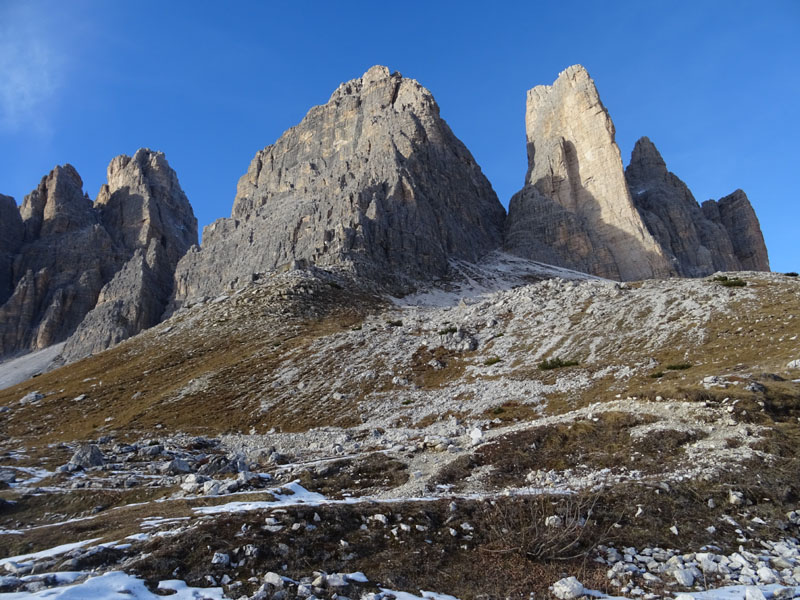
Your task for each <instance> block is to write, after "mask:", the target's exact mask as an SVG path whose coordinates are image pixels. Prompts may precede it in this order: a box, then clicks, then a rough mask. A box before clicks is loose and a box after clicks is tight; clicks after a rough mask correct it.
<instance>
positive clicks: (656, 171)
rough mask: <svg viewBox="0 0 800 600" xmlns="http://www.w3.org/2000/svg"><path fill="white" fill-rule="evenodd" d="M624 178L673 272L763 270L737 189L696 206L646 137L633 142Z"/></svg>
mask: <svg viewBox="0 0 800 600" xmlns="http://www.w3.org/2000/svg"><path fill="white" fill-rule="evenodd" d="M625 178H626V180H627V182H628V186H629V188H630V191H631V196H632V197H633V201H634V203H635V205H636V208H637V210H638V211H639V214H641V216H642V219H643V220H644V222H645V225H646V226H647V229H648V231H649V232H650V233H651V234H652V235H653V237H654V238H655V239H656V240H657V241H658V243H659V244H660V245H661V247H662V248H663V249H664V252H665V254H666V255H667V256H668V257H669V258H670V260H671V261H672V264H673V266H674V268H675V270H676V271H677V272H678V274H679V275H681V276H683V277H703V276H705V275H710V274H711V273H714V272H716V271H739V270H759V271H762V270H763V271H768V270H769V262H768V260H767V251H766V247H765V245H764V238H763V236H762V235H761V229H760V228H759V225H758V219H756V216H755V212H754V211H753V209H752V207H751V206H750V202H749V201H748V200H747V196H745V195H744V192H741V190H738V191H737V192H735V193H734V194H732V195H731V196H728V197H727V198H725V199H723V200H722V201H720V203H716V202H714V201H713V200H709V201H708V202H706V203H705V205H704V207H703V208H701V207H700V205H699V204H698V203H697V201H696V200H695V198H694V196H693V195H692V193H691V191H690V190H689V188H688V187H687V186H686V184H685V183H684V182H683V181H681V180H680V179H679V178H678V177H677V176H676V175H674V174H673V173H671V172H670V171H668V170H667V166H666V163H665V162H664V159H663V158H662V157H661V154H660V153H659V151H658V150H657V149H656V147H655V145H654V144H653V143H652V142H651V141H650V140H649V139H648V138H646V137H643V138H641V139H640V140H639V141H637V142H636V145H635V147H634V149H633V153H632V154H631V162H630V164H629V165H628V168H627V169H626V170H625Z"/></svg>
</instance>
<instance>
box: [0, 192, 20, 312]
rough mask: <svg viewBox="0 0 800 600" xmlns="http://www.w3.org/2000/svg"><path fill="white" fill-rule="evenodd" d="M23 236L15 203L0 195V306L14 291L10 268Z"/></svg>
mask: <svg viewBox="0 0 800 600" xmlns="http://www.w3.org/2000/svg"><path fill="white" fill-rule="evenodd" d="M24 236H25V227H24V226H23V224H22V218H21V217H20V216H19V209H18V208H17V203H16V202H15V201H14V198H12V197H11V196H4V195H3V194H0V306H2V305H3V304H4V303H5V301H6V300H8V297H9V296H10V295H11V292H12V291H13V289H14V288H13V283H12V267H13V265H14V257H15V256H16V254H17V250H19V247H20V246H21V245H22V239H23V237H24Z"/></svg>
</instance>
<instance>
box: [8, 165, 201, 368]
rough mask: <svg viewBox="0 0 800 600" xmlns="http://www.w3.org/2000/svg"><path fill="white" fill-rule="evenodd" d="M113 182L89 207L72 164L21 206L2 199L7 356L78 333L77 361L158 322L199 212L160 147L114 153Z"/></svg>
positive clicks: (73, 350)
mask: <svg viewBox="0 0 800 600" xmlns="http://www.w3.org/2000/svg"><path fill="white" fill-rule="evenodd" d="M108 181H109V183H108V184H107V185H104V186H103V188H102V189H101V191H100V194H99V196H98V199H97V200H96V201H95V202H94V203H92V201H91V200H90V199H89V197H88V196H87V195H86V194H85V193H84V191H83V182H82V180H81V178H80V176H79V175H78V173H77V171H76V170H75V169H74V167H72V166H71V165H65V166H63V167H62V166H59V167H56V168H55V169H53V171H51V172H50V174H49V175H47V176H46V177H44V178H43V179H42V181H41V182H40V184H39V186H38V187H37V188H36V189H35V190H34V191H33V192H31V193H30V194H29V195H28V196H26V197H25V200H24V202H23V204H22V206H21V207H19V211H18V212H17V208H16V204H15V203H14V201H13V199H10V198H8V197H3V200H2V202H0V210H2V212H3V215H2V216H3V218H2V221H1V222H0V227H1V228H2V229H0V275H1V276H2V279H0V294H2V295H0V299H1V300H2V301H3V303H2V305H0V356H4V355H10V354H13V353H17V352H25V351H30V350H35V349H40V348H45V347H47V346H50V345H52V344H55V343H58V342H62V341H64V340H66V339H67V338H70V336H72V338H71V339H70V343H69V344H68V345H67V348H66V351H65V352H66V356H67V357H68V358H69V359H75V358H80V357H82V356H85V355H86V354H88V353H90V352H93V351H97V350H102V349H105V348H107V347H108V346H109V345H111V344H113V343H116V342H119V341H120V340H122V339H125V338H127V337H128V336H130V335H133V334H135V333H138V332H139V331H141V330H142V329H144V328H146V327H150V326H152V325H154V324H156V323H158V322H159V321H160V320H161V317H162V314H163V312H164V308H165V306H166V303H167V301H168V299H169V297H170V294H171V292H172V281H173V274H174V270H175V265H176V264H177V262H178V259H179V258H180V257H181V256H182V255H183V253H185V252H186V250H187V249H188V248H189V247H190V246H191V245H192V244H194V243H195V242H196V240H197V222H196V220H195V218H194V215H193V212H192V208H191V206H190V205H189V202H188V200H187V199H186V196H185V195H184V194H183V192H182V191H181V189H180V185H179V184H178V180H177V176H176V175H175V173H174V171H173V170H172V169H171V168H170V167H169V165H168V164H167V162H166V159H165V158H164V155H163V154H161V153H156V152H151V151H150V150H139V151H138V152H137V153H136V154H135V155H134V157H133V158H130V157H127V156H120V157H117V158H115V159H114V160H113V161H112V162H111V165H110V166H109V169H108ZM76 330H77V333H75V332H76ZM73 334H75V335H73Z"/></svg>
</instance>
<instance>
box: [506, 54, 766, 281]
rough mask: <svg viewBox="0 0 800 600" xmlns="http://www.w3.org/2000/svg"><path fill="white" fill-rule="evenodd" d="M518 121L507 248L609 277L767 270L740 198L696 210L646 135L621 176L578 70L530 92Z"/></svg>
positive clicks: (606, 129)
mask: <svg viewBox="0 0 800 600" xmlns="http://www.w3.org/2000/svg"><path fill="white" fill-rule="evenodd" d="M525 123H526V130H527V138H528V173H527V175H526V177H525V186H524V187H523V189H522V190H521V191H520V192H518V193H517V194H515V195H514V197H513V198H512V199H511V202H510V204H509V212H508V219H507V222H506V236H505V247H506V249H507V250H508V251H509V252H511V253H513V254H517V255H519V256H522V257H526V258H531V259H534V260H540V261H543V262H548V263H551V264H556V265H562V266H565V267H569V268H572V269H577V270H579V271H585V272H588V273H593V274H595V275H599V276H601V277H607V278H610V279H617V280H635V279H643V278H650V277H664V276H668V275H675V274H677V275H680V276H682V277H703V276H706V275H710V274H711V273H713V272H715V271H729V270H730V271H735V270H741V269H746V270H758V271H761V270H764V271H768V270H769V261H768V258H767V250H766V246H765V244H764V238H763V236H762V234H761V229H760V227H759V225H758V220H757V219H756V218H755V213H754V211H753V209H752V206H751V205H750V203H749V201H748V200H747V196H746V195H745V194H744V192H742V191H741V190H737V192H735V193H734V194H732V195H731V196H728V197H726V198H725V199H723V200H724V201H723V200H721V201H720V202H719V203H717V202H714V201H713V200H709V201H708V202H705V203H704V204H703V207H702V208H701V207H700V206H699V205H698V203H697V201H696V200H695V199H694V196H692V193H691V192H690V191H689V188H688V187H687V186H686V185H685V184H684V183H683V182H682V181H681V180H680V179H678V177H677V176H675V175H674V174H673V173H671V172H669V171H668V170H667V167H666V164H665V163H664V160H663V159H662V157H661V155H660V153H659V152H658V150H657V149H656V147H655V146H654V145H653V143H652V142H650V140H649V139H648V138H646V137H643V138H641V139H640V140H639V141H638V142H637V143H636V146H635V148H634V150H633V153H632V155H631V162H630V164H629V165H628V167H627V169H625V170H624V171H623V167H622V160H621V157H620V152H619V148H618V147H617V144H616V142H615V140H614V134H615V129H614V124H613V123H612V121H611V117H610V116H609V114H608V111H607V110H606V109H605V107H604V106H603V104H602V102H601V100H600V96H599V94H598V92H597V88H596V87H595V84H594V82H593V81H592V79H591V78H590V77H589V74H588V73H587V72H586V70H585V69H584V68H583V67H582V66H580V65H574V66H572V67H569V68H568V69H566V70H565V71H563V72H562V73H561V74H560V75H559V76H558V78H557V79H556V81H555V83H554V84H553V85H552V86H537V87H535V88H533V89H532V90H530V91H529V92H528V101H527V110H526V119H525Z"/></svg>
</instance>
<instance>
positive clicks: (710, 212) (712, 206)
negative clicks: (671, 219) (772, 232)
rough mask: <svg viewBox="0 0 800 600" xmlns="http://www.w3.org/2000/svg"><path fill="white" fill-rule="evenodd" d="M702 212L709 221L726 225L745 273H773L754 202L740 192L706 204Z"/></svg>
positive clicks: (734, 250) (704, 203)
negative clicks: (770, 270)
mask: <svg viewBox="0 0 800 600" xmlns="http://www.w3.org/2000/svg"><path fill="white" fill-rule="evenodd" d="M702 208H703V213H704V214H705V215H706V216H708V218H709V220H711V221H712V222H715V223H720V224H722V226H723V227H724V228H725V230H726V231H727V232H728V236H729V237H730V240H731V245H732V246H733V253H734V255H735V256H736V259H737V260H738V261H739V264H740V265H741V266H740V268H741V269H743V270H746V271H769V257H768V256H767V246H766V244H765V243H764V236H763V234H762V233H761V226H760V225H759V223H758V218H757V217H756V213H755V211H754V210H753V206H752V205H751V204H750V200H749V199H748V198H747V195H746V194H745V193H744V192H743V191H742V190H736V191H735V192H733V193H732V194H730V195H728V196H725V197H724V198H721V199H720V200H719V201H716V202H715V201H714V200H706V201H705V202H703V207H702Z"/></svg>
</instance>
